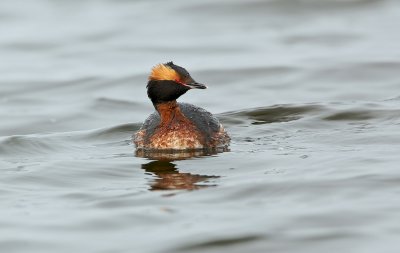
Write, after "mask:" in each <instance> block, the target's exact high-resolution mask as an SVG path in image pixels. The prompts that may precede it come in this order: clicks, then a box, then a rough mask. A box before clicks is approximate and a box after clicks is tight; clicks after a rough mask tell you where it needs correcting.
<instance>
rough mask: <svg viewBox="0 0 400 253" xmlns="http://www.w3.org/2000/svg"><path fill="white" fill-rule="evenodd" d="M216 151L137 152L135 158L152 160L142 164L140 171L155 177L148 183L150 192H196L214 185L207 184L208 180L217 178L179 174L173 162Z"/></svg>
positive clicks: (213, 153) (212, 153)
mask: <svg viewBox="0 0 400 253" xmlns="http://www.w3.org/2000/svg"><path fill="white" fill-rule="evenodd" d="M216 153H219V152H218V151H216V150H215V151H192V152H178V153H177V152H175V153H166V152H156V153H155V152H145V151H137V152H136V156H139V157H146V158H149V159H152V160H154V161H151V162H149V163H145V164H142V169H144V170H145V171H146V173H149V174H151V175H155V176H157V178H156V179H153V180H152V181H151V182H150V185H151V189H150V190H152V191H156V190H197V189H202V188H206V187H210V186H216V185H215V184H207V183H208V181H209V180H210V179H215V178H219V176H216V175H199V174H191V173H183V172H180V171H179V169H178V168H177V166H176V164H175V163H173V162H174V161H178V160H185V159H189V158H193V157H202V156H211V155H215V154H216Z"/></svg>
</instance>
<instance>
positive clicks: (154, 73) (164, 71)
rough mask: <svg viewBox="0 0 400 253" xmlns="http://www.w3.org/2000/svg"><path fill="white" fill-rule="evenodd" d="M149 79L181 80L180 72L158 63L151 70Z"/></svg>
mask: <svg viewBox="0 0 400 253" xmlns="http://www.w3.org/2000/svg"><path fill="white" fill-rule="evenodd" d="M149 80H173V81H175V80H179V74H178V73H177V72H176V71H175V70H174V69H172V68H171V67H169V66H166V65H164V64H158V65H156V66H154V67H153V68H152V70H151V74H150V76H149Z"/></svg>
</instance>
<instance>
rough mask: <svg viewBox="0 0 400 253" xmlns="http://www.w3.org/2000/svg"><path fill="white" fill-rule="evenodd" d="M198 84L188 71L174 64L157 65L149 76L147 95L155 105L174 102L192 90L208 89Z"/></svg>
mask: <svg viewBox="0 0 400 253" xmlns="http://www.w3.org/2000/svg"><path fill="white" fill-rule="evenodd" d="M206 88H207V87H206V86H205V85H204V84H200V83H197V82H196V81H195V80H193V78H192V77H191V76H190V74H189V72H187V70H186V69H184V68H182V67H180V66H177V65H175V64H174V63H173V62H168V63H165V64H158V65H156V66H155V67H154V68H153V69H152V71H151V74H150V76H149V82H148V83H147V95H148V96H149V98H150V99H151V101H152V102H153V104H159V103H163V102H168V101H173V100H176V99H177V98H179V97H180V96H181V95H183V94H185V93H186V92H187V91H188V90H190V89H206Z"/></svg>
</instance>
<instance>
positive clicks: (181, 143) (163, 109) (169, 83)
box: [133, 62, 230, 151]
mask: <svg viewBox="0 0 400 253" xmlns="http://www.w3.org/2000/svg"><path fill="white" fill-rule="evenodd" d="M206 88H207V87H206V86H205V85H204V84H200V83H197V82H196V81H195V80H193V78H192V77H191V76H190V74H189V73H188V72H187V71H186V69H184V68H182V67H180V66H177V65H175V64H174V63H173V62H168V63H165V64H158V65H156V66H155V67H153V69H152V71H151V74H150V76H149V80H148V83H147V95H148V97H149V98H150V100H151V102H152V103H153V105H154V108H155V109H156V112H154V113H153V114H151V115H150V116H149V117H148V118H147V119H146V121H145V122H144V123H143V125H142V127H141V128H140V129H139V131H138V132H136V134H135V135H134V136H133V141H134V143H135V145H136V147H137V149H143V150H155V151H160V150H161V151H162V150H193V149H219V148H226V147H227V146H228V145H229V141H230V138H229V136H228V134H227V132H226V131H225V129H224V128H223V126H222V125H221V124H220V123H219V121H218V119H217V118H216V117H214V116H213V115H212V114H211V113H209V112H208V111H206V110H204V109H203V108H200V107H197V106H194V105H192V104H187V103H177V102H176V99H177V98H179V97H180V96H181V95H183V94H185V93H186V92H187V91H188V90H190V89H206Z"/></svg>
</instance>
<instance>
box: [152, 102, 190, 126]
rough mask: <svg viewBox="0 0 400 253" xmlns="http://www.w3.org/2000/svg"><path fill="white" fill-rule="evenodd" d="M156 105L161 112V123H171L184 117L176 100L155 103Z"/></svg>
mask: <svg viewBox="0 0 400 253" xmlns="http://www.w3.org/2000/svg"><path fill="white" fill-rule="evenodd" d="M154 107H155V108H156V110H157V112H158V114H160V117H161V125H169V124H170V123H171V122H173V121H176V120H178V121H179V120H182V119H184V115H183V114H182V112H181V110H180V109H179V105H178V103H177V102H176V100H173V101H168V102H162V103H159V104H155V105H154Z"/></svg>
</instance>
